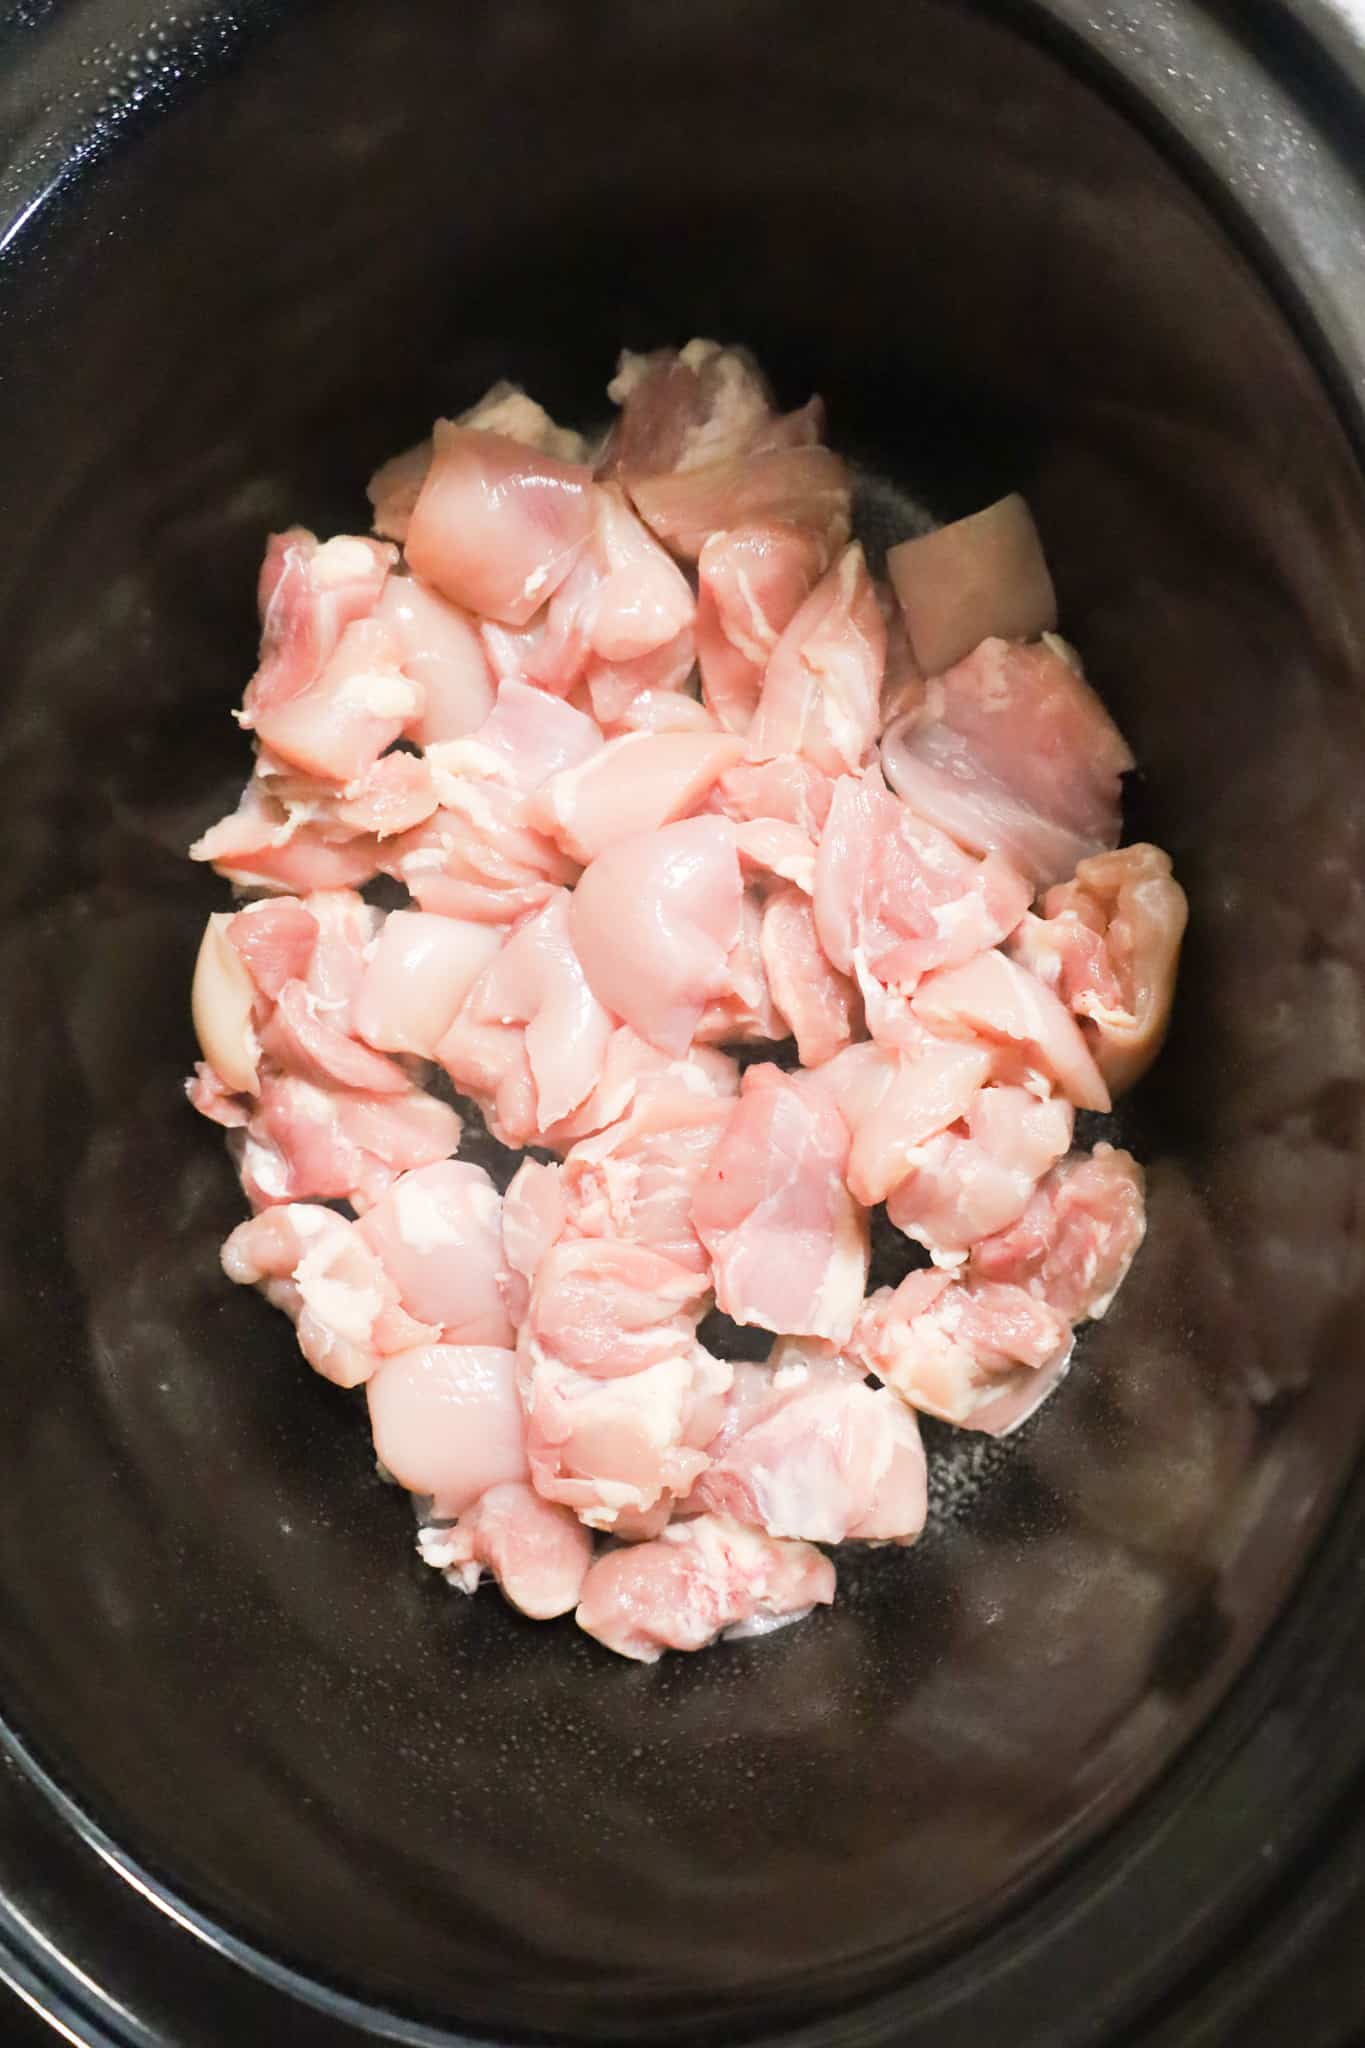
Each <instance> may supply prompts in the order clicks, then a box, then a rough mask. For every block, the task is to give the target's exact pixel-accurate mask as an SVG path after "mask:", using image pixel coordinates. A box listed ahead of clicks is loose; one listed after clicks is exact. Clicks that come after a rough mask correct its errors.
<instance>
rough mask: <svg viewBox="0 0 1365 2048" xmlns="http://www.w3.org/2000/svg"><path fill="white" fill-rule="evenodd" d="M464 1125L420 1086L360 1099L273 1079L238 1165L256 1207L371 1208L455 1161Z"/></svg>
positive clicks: (266, 1081) (291, 1079)
mask: <svg viewBox="0 0 1365 2048" xmlns="http://www.w3.org/2000/svg"><path fill="white" fill-rule="evenodd" d="M460 1129H461V1126H460V1119H459V1117H458V1116H457V1115H456V1113H455V1111H454V1110H453V1109H451V1108H450V1107H449V1105H448V1104H447V1103H444V1102H438V1101H437V1099H436V1097H435V1096H434V1095H428V1094H426V1093H425V1091H424V1090H422V1089H421V1088H410V1089H409V1090H408V1092H407V1093H406V1094H405V1095H371V1096H367V1095H360V1094H354V1093H350V1092H348V1091H346V1090H344V1089H327V1088H319V1087H318V1086H316V1084H315V1083H314V1082H312V1081H307V1080H304V1079H302V1078H301V1077H300V1076H298V1075H294V1074H270V1075H267V1076H265V1077H264V1078H263V1079H262V1082H261V1091H260V1101H259V1103H258V1104H257V1106H256V1107H255V1108H254V1109H253V1110H252V1112H251V1115H250V1119H249V1121H248V1122H247V1125H246V1129H245V1133H244V1138H243V1142H242V1144H241V1151H240V1156H239V1159H238V1171H239V1172H240V1174H241V1177H242V1185H243V1187H244V1188H245V1190H246V1193H247V1197H248V1199H249V1200H250V1202H251V1204H252V1206H253V1208H263V1207H266V1206H267V1205H268V1204H270V1203H274V1202H297V1201H308V1200H321V1201H328V1200H336V1199H343V1200H346V1201H349V1202H351V1203H352V1204H353V1205H354V1206H355V1207H356V1208H357V1209H365V1208H368V1207H369V1205H370V1204H371V1203H372V1202H375V1201H377V1200H378V1198H379V1196H380V1195H382V1194H383V1192H384V1190H385V1189H386V1188H387V1187H389V1186H390V1185H391V1184H392V1182H393V1181H395V1180H396V1179H397V1177H398V1175H399V1174H400V1173H406V1172H408V1171H409V1170H410V1169H411V1168H412V1167H414V1166H430V1165H432V1164H434V1162H435V1161H436V1160H438V1159H448V1158H449V1157H450V1155H451V1153H452V1152H454V1151H455V1150H456V1148H457V1146H458V1145H459V1142H460Z"/></svg>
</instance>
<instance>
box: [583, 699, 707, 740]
mask: <svg viewBox="0 0 1365 2048" xmlns="http://www.w3.org/2000/svg"><path fill="white" fill-rule="evenodd" d="M601 725H602V730H603V732H604V733H606V734H607V736H608V737H609V738H619V737H620V736H621V735H622V734H624V733H628V732H707V733H717V732H719V731H720V729H721V728H720V726H719V725H718V724H717V722H716V720H715V718H714V717H713V716H712V714H711V713H710V712H709V711H708V710H707V708H706V706H705V705H704V704H701V703H699V702H698V701H697V699H696V698H695V697H690V696H689V695H688V694H687V692H686V691H685V690H684V689H681V688H677V689H662V688H654V687H652V686H651V687H650V688H648V689H641V690H639V691H638V692H637V693H636V695H635V696H633V697H632V698H631V700H630V702H629V703H628V704H626V705H625V706H624V707H623V708H622V711H621V715H620V717H619V718H603V719H602V720H601Z"/></svg>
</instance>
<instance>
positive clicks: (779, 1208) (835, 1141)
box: [692, 1065, 868, 1343]
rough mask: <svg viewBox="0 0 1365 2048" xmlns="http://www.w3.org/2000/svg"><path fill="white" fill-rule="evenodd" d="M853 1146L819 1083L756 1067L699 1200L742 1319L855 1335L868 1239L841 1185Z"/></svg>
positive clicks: (720, 1293)
mask: <svg viewBox="0 0 1365 2048" xmlns="http://www.w3.org/2000/svg"><path fill="white" fill-rule="evenodd" d="M848 1151H849V1136H848V1129H847V1127H846V1125H845V1123H844V1120H843V1118H842V1116H841V1115H840V1113H839V1111H838V1108H837V1107H836V1105H835V1102H834V1098H833V1096H832V1095H831V1094H829V1093H828V1092H827V1091H826V1090H825V1089H823V1088H822V1087H821V1086H820V1084H819V1082H818V1081H816V1080H813V1079H812V1078H810V1077H807V1076H794V1075H791V1074H784V1073H783V1072H782V1071H781V1070H780V1069H779V1068H777V1067H773V1066H767V1065H764V1066H756V1067H750V1069H749V1070H748V1072H747V1073H746V1074H745V1076H744V1080H743V1083H742V1086H741V1090H740V1098H739V1101H738V1103H737V1104H736V1105H735V1109H734V1113H733V1115H732V1117H731V1119H730V1122H729V1124H728V1126H727V1128H726V1131H725V1134H724V1136H723V1138H722V1139H721V1142H720V1144H719V1146H718V1148H717V1150H716V1153H715V1155H714V1157H713V1159H712V1162H711V1166H710V1168H709V1170H708V1172H707V1174H706V1176H705V1178H704V1179H703V1180H702V1182H701V1185H700V1186H699V1188H698V1189H697V1195H696V1199H695V1201H694V1202H693V1205H692V1225H693V1228H694V1229H695V1231H696V1233H697V1235H698V1237H699V1238H700V1239H701V1241H702V1243H703V1244H704V1245H705V1246H706V1249H707V1250H708V1252H709V1253H710V1254H711V1259H712V1265H713V1269H714V1273H715V1282H716V1299H717V1301H718V1302H719V1304H720V1306H721V1308H722V1309H724V1311H725V1313H726V1314H727V1315H728V1316H731V1317H733V1319H734V1320H735V1321H736V1322H737V1323H758V1324H759V1325H760V1326H761V1327H762V1328H764V1329H767V1330H779V1331H783V1332H789V1333H792V1334H797V1335H809V1336H813V1337H826V1338H829V1339H830V1340H831V1341H832V1342H834V1343H841V1342H842V1341H843V1340H844V1339H845V1338H846V1337H847V1336H848V1335H849V1332H850V1331H851V1330H852V1328H853V1324H854V1320H855V1318H856V1317H857V1314H858V1310H859V1308H860V1306H861V1304H862V1298H863V1289H864V1287H865V1286H866V1284H867V1259H868V1244H867V1219H866V1216H865V1215H864V1213H863V1211H862V1210H861V1209H860V1208H859V1206H858V1205H857V1203H856V1202H855V1201H854V1200H853V1198H852V1196H851V1195H850V1194H849V1192H848V1189H847V1187H846V1186H845V1185H844V1171H845V1168H846V1166H847V1163H848Z"/></svg>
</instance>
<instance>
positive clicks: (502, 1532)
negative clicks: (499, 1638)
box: [417, 1479, 592, 1621]
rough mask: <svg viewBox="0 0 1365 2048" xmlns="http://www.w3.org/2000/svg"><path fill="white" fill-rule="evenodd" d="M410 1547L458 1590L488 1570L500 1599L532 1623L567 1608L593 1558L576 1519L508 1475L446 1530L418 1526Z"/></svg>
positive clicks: (588, 1538)
mask: <svg viewBox="0 0 1365 2048" xmlns="http://www.w3.org/2000/svg"><path fill="white" fill-rule="evenodd" d="M417 1548H418V1551H419V1553H420V1554H421V1557H422V1560H423V1562H424V1563H426V1564H429V1565H431V1566H432V1567H433V1569H434V1570H436V1571H439V1572H440V1573H442V1575H443V1576H444V1578H445V1579H446V1581H447V1583H448V1584H450V1585H452V1586H458V1587H459V1588H460V1590H461V1592H464V1593H472V1592H473V1591H474V1589H475V1587H476V1586H477V1585H478V1583H479V1578H480V1576H481V1574H482V1573H483V1572H484V1571H485V1570H487V1571H490V1572H491V1573H492V1574H493V1577H494V1578H495V1579H496V1580H497V1583H498V1585H499V1586H500V1587H501V1589H502V1596H503V1598H504V1600H510V1601H511V1603H512V1605H513V1607H518V1608H520V1610H521V1612H522V1613H523V1614H528V1615H530V1617H531V1619H532V1621H552V1620H553V1619H554V1617H555V1616H556V1615H557V1614H569V1613H571V1612H572V1611H573V1609H574V1608H575V1607H576V1606H577V1605H578V1600H579V1595H580V1594H581V1593H582V1590H583V1581H584V1579H585V1577H586V1576H587V1571H588V1566H589V1565H590V1564H591V1563H592V1537H591V1535H590V1534H589V1532H588V1531H587V1530H586V1529H585V1528H584V1526H583V1524H582V1523H581V1522H580V1521H579V1519H578V1517H577V1516H576V1515H573V1514H570V1512H569V1510H568V1509H567V1508H561V1507H556V1506H555V1505H554V1503H553V1502H552V1501H548V1500H542V1499H541V1497H540V1495H539V1494H538V1493H536V1492H535V1490H534V1489H533V1488H532V1487H530V1486H527V1485H526V1484H525V1482H524V1481H522V1480H515V1479H514V1480H507V1481H504V1483H503V1484H502V1485H501V1486H491V1487H490V1488H489V1489H488V1492H487V1493H485V1494H483V1495H482V1496H481V1497H480V1498H479V1499H478V1500H477V1501H476V1502H475V1503H474V1505H473V1507H472V1508H466V1510H465V1512H464V1513H463V1514H462V1515H461V1516H460V1519H459V1521H458V1522H455V1523H454V1524H452V1526H451V1527H450V1528H448V1529H437V1528H430V1527H428V1528H425V1529H422V1530H420V1531H419V1533H418V1537H417Z"/></svg>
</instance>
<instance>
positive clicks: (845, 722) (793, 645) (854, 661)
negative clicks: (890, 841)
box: [749, 541, 886, 775]
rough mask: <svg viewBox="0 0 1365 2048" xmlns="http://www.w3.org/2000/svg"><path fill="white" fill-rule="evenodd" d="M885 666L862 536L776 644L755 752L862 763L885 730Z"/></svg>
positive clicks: (753, 738) (761, 756) (823, 762)
mask: <svg viewBox="0 0 1365 2048" xmlns="http://www.w3.org/2000/svg"><path fill="white" fill-rule="evenodd" d="M885 666H886V626H885V623H884V622H883V619H882V614H881V608H880V606H879V605H878V603H877V593H876V590H875V589H874V588H873V584H872V578H871V577H870V576H869V575H868V573H867V564H866V562H865V561H864V559H863V551H862V549H861V547H860V546H859V545H858V544H857V542H856V541H855V542H854V544H853V546H852V547H850V548H846V549H845V550H844V552H843V554H842V555H841V556H840V557H839V560H838V561H837V562H836V563H835V565H834V567H833V568H832V569H831V570H830V571H829V572H828V574H827V575H825V576H823V577H822V578H821V580H820V582H819V583H817V584H816V586H815V588H814V590H813V591H812V592H811V594H810V596H809V597H808V598H806V600H805V602H804V603H803V604H802V605H801V607H800V609H799V610H798V611H797V612H796V613H795V614H794V616H793V617H792V619H791V621H790V623H789V624H788V625H787V627H786V629H785V631H784V632H783V634H782V637H781V639H780V640H779V641H778V643H777V646H776V647H775V648H774V649H773V652H772V655H771V657H770V659H769V662H768V666H767V668H766V670H765V671H764V676H763V685H762V689H761V691H760V694H759V700H758V709H757V711H756V712H755V714H754V719H753V724H752V725H751V727H750V729H749V758H750V759H751V760H754V761H764V760H772V759H774V758H777V757H780V756H782V755H785V754H799V755H802V756H804V758H805V759H806V760H808V761H811V762H813V763H814V765H815V766H816V767H817V768H820V769H823V770H824V772H825V773H826V774H828V775H838V774H839V773H840V772H841V771H843V770H845V769H847V770H853V769H856V768H858V767H859V765H860V764H861V762H862V760H863V758H864V756H865V755H866V753H867V752H868V750H869V748H870V747H871V746H872V743H873V741H874V740H875V739H876V737H877V733H878V731H879V725H878V717H879V711H880V706H881V690H882V672H883V670H884V668H885Z"/></svg>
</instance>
